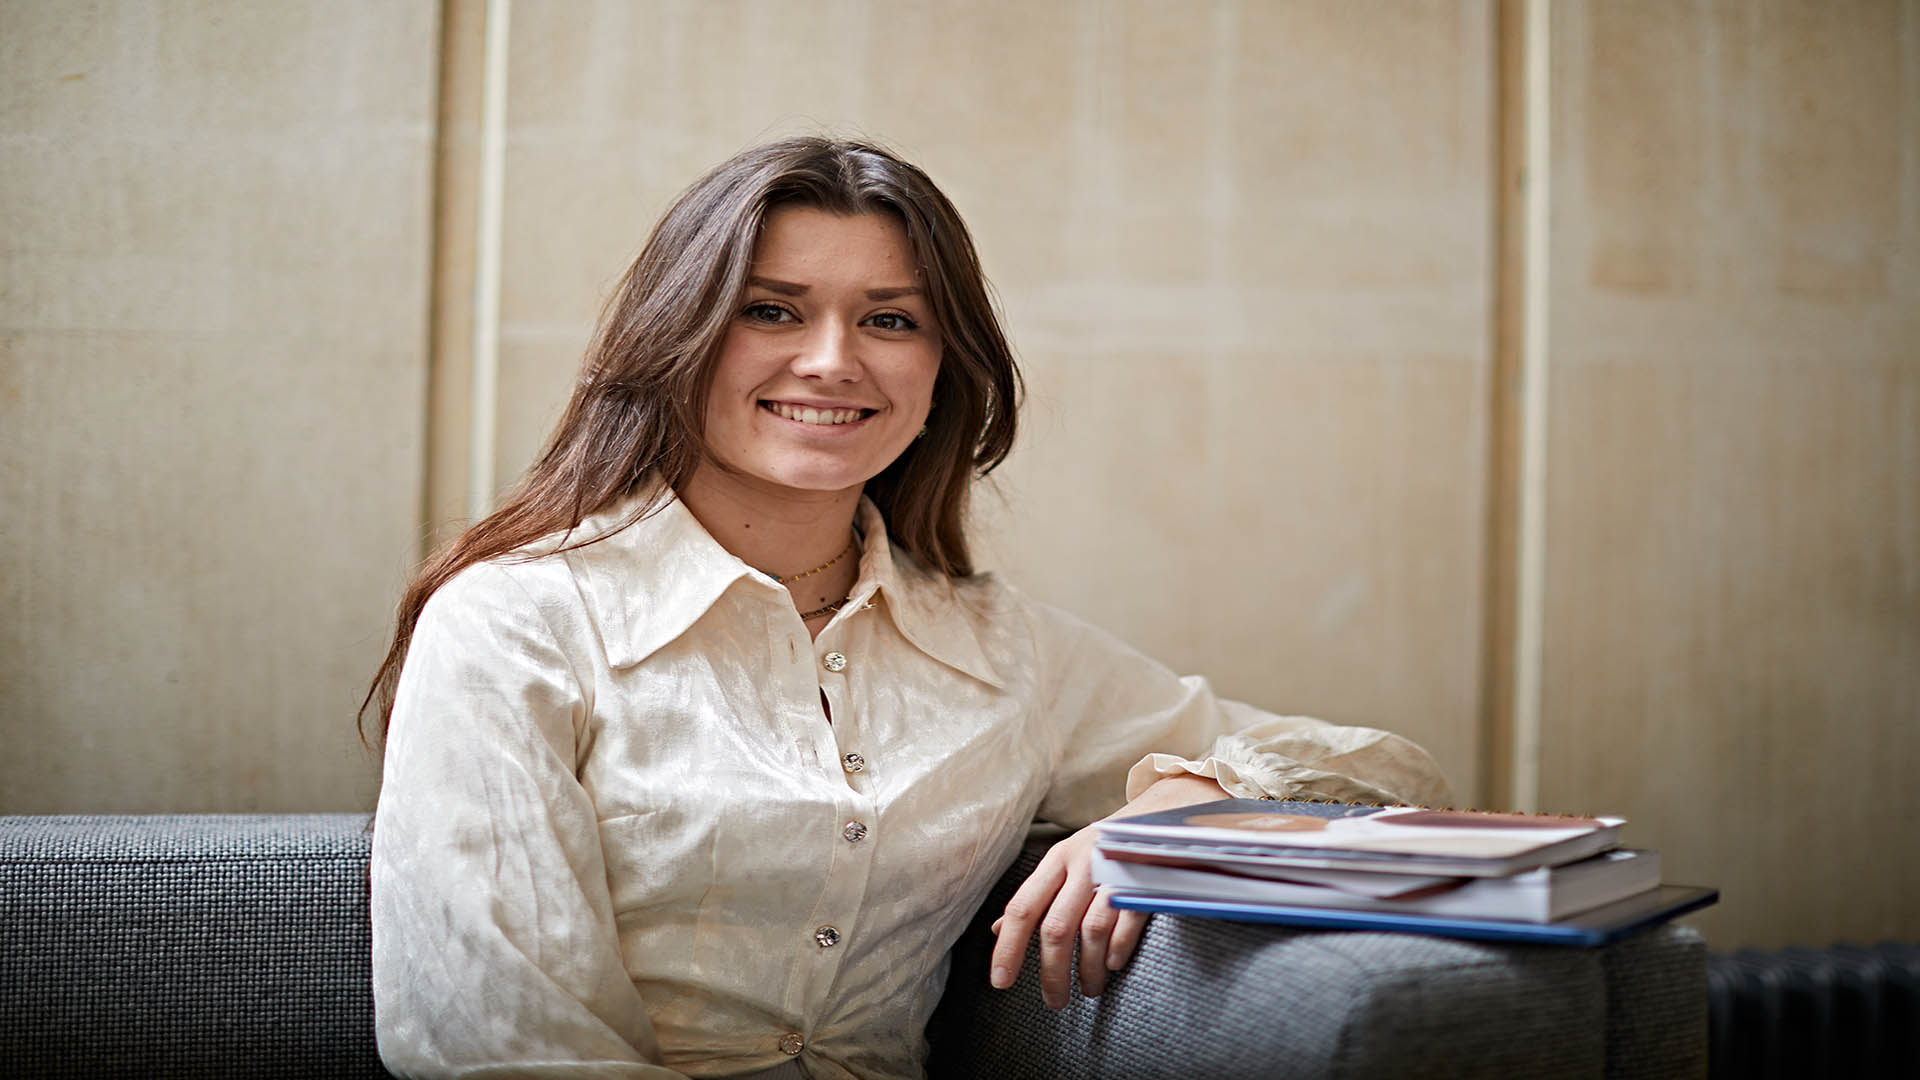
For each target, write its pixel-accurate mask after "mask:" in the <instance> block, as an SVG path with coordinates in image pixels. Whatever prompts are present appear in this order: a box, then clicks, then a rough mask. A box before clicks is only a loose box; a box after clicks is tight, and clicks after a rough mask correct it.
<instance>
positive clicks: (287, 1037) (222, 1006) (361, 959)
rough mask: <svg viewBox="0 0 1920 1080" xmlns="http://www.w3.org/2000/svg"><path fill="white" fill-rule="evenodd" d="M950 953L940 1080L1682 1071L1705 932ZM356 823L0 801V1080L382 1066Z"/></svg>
mask: <svg viewBox="0 0 1920 1080" xmlns="http://www.w3.org/2000/svg"><path fill="white" fill-rule="evenodd" d="M1043 850H1045V846H1044V842H1036V843H1034V844H1030V845H1029V846H1028V848H1027V850H1026V851H1025V852H1023V853H1022V855H1021V858H1020V860H1019V861H1018V862H1016V863H1015V865H1014V866H1013V868H1012V869H1011V870H1009V872H1008V874H1007V876H1006V877H1005V878H1003V879H1002V880H1001V882H1000V884H999V886H997V888H996V890H995V893H994V897H993V899H992V900H990V901H989V903H988V905H987V906H986V907H985V908H983V909H982V911H981V914H980V917H979V918H977V919H976V920H975V921H974V925H973V926H972V927H971V928H970V929H969V930H968V932H967V935H968V936H967V938H966V939H964V940H963V941H962V943H961V945H960V947H959V948H958V949H957V950H956V952H955V959H954V967H953V976H952V979H951V980H950V981H949V984H948V985H949V988H948V992H947V996H946V998H945V999H944V1000H943V1002H942V1004H941V1007H940V1012H939V1013H938V1014H937V1015H936V1016H935V1018H934V1027H933V1030H932V1031H931V1032H930V1036H931V1037H932V1039H933V1040H934V1052H933V1058H932V1060H931V1062H930V1063H929V1064H930V1068H931V1071H932V1073H933V1075H934V1076H935V1077H982V1078H988V1077H1115V1078H1126V1080H1134V1078H1139V1080H1152V1078H1155V1077H1180V1078H1183V1080H1185V1078H1193V1077H1209V1078H1220V1080H1230V1078H1234V1077H1284V1078H1286V1080H1314V1078H1318V1077H1329V1078H1342V1080H1346V1078H1361V1077H1385V1076H1420V1077H1464V1076H1474V1077H1483V1076H1484V1077H1529V1078H1531V1077H1601V1076H1606V1077H1619V1078H1636V1080H1637V1078H1643V1077H1690V1076H1702V1075H1704V1074H1705V1046H1706V1041H1705V1040H1706V1029H1705V1023H1706V1021H1705V1017H1706V1011H1705V1010H1706V982H1705V978H1706V976H1705V969H1706V968H1705V966H1706V955H1705V949H1704V946H1703V945H1702V943H1701V941H1700V938H1699V936H1698V935H1697V934H1695V933H1693V932H1692V931H1690V930H1684V929H1680V928H1675V927H1668V928H1665V929H1663V930H1660V931H1657V932H1654V933H1651V934H1646V935H1642V936H1640V937H1637V938H1634V939H1632V940H1631V941H1628V942H1625V943H1623V944H1621V945H1618V946H1615V947H1614V948H1612V949H1608V950H1604V951H1591V950H1573V949H1549V948H1515V947H1502V946H1492V945H1482V944H1476V943H1471V942H1458V941H1447V940H1442V939H1437V938H1426V937H1418V936H1413V935H1401V934H1357V933H1332V932H1290V931H1286V930H1281V929H1278V928H1274V927H1256V926H1245V925H1240V924H1235V923H1225V922H1216V921H1212V920H1203V919H1175V918H1159V919H1156V920H1154V922H1153V924H1152V926H1151V927H1150V928H1149V930H1148V932H1147V937H1146V938H1145V939H1144V940H1143V941H1142V943H1141V947H1140V949H1139V952H1138V953H1137V954H1136V956H1135V958H1134V962H1133V965H1132V966H1131V967H1130V968H1129V969H1128V970H1127V971H1126V972H1124V973H1122V974H1121V975H1119V976H1118V977H1116V978H1115V979H1114V980H1113V983H1112V985H1111V987H1110V988H1109V990H1108V992H1107V994H1106V995H1105V996H1104V997H1102V998H1101V999H1100V1000H1098V1001H1089V1000H1087V999H1084V998H1080V997H1078V996H1076V997H1075V998H1074V1001H1073V1003H1072V1004H1071V1005H1070V1006H1069V1007H1068V1008H1067V1009H1065V1010H1063V1011H1061V1012H1058V1013H1053V1012H1049V1011H1047V1010H1046V1009H1045V1008H1043V1007H1042V1006H1041V1005H1040V995H1039V990H1038V987H1037V986H1036V985H1035V975H1034V972H1033V968H1032V964H1031V958H1030V963H1029V967H1028V970H1027V971H1026V972H1025V973H1024V974H1023V975H1022V978H1021V981H1020V982H1019V983H1018V984H1017V985H1016V986H1015V987H1014V988H1013V989H1011V990H1008V991H1004V992H997V991H993V990H989V989H987V976H986V964H987V956H988V951H989V949H990V947H991V935H990V934H988V932H987V925H988V924H989V923H990V922H991V921H992V915H993V913H994V912H996V911H998V910H999V909H1000V908H1001V907H1003V906H1004V905H1005V903H1006V900H1007V897H1008V896H1010V895H1011V894H1012V892H1013V889H1014V888H1015V887H1016V886H1017V884H1018V883H1019V882H1020V881H1021V880H1022V879H1024V877H1025V876H1026V874H1027V872H1028V871H1029V870H1030V869H1031V868H1032V866H1033V864H1034V862H1036V861H1037V860H1038V859H1039V856H1040V853H1041V852H1042V851H1043ZM367 853H368V835H367V832H366V818H365V817H364V816H362V815H352V814H318V815H260V816H241V815H180V816H161V817H14V818H0V1076H4V1077H9V1078H11V1077H68V1076H70V1077H83V1076H84V1077H189V1078H200V1077H242V1076H246V1077H254V1076H260V1077H266V1076H271V1077H308V1076H312V1077H346V1078H351V1077H383V1076H385V1075H386V1073H385V1071H384V1070H382V1069H381V1067H380V1064H379V1060H378V1058H377V1056H376V1054H375V1050H374V1043H373V1001H372V994H371V991H370V964H369V955H368V950H369V947H370V936H369V932H368V923H367V905H366V866H367Z"/></svg>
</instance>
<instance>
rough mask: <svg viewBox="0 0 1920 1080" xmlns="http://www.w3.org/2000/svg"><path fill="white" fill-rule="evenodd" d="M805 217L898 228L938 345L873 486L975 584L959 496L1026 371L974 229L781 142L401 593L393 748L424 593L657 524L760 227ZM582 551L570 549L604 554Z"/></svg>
mask: <svg viewBox="0 0 1920 1080" xmlns="http://www.w3.org/2000/svg"><path fill="white" fill-rule="evenodd" d="M786 205H799V206H809V207H814V208H817V209H820V210H825V211H827V212H829V213H834V214H846V215H856V214H868V213H885V214H891V215H893V216H894V217H895V218H896V219H898V220H899V221H900V222H901V223H902V224H904V225H905V226H906V231H907V237H908V240H909V242H910V243H911V244H912V245H913V251H914V254H915V256H916V257H917V258H918V260H919V265H920V271H921V273H922V274H923V275H924V278H925V282H924V285H925V288H926V295H927V302H928V304H929V306H930V307H931V308H932V309H933V314H934V318H935V319H936V321H937V322H938V324H939V326H940V330H941V350H942V351H941V358H940V371H939V374H938V375H937V376H936V377H935V379H934V387H933V401H934V406H935V407H934V409H933V411H932V413H931V414H930V415H929V416H928V417H927V433H926V434H925V435H924V436H922V437H921V438H919V439H917V440H915V441H914V443H913V444H912V446H911V447H909V448H908V449H907V451H906V452H905V453H903V454H901V455H900V457H899V458H897V459H895V460H894V461H893V462H892V463H891V464H889V465H888V466H887V467H886V468H885V469H884V470H882V471H881V472H880V474H879V475H878V476H876V477H874V478H873V479H872V480H869V481H868V482H867V485H866V494H867V495H868V496H869V497H870V498H872V499H873V501H874V503H875V504H877V505H878V506H879V508H880V512H881V514H882V516H883V517H884V518H885V520H886V522H887V534H888V536H889V537H890V538H891V540H892V542H893V543H894V544H896V545H898V546H899V547H901V548H904V549H905V550H907V551H909V552H911V553H912V554H913V555H914V556H915V557H917V558H918V559H919V560H920V561H921V562H923V563H925V564H926V565H927V566H929V567H932V568H934V569H936V570H939V571H940V572H942V573H945V574H949V575H954V576H966V575H969V574H971V573H973V561H972V557H971V555H970V554H969V552H968V550H967V537H966V529H965V518H966V510H967V496H968V493H969V491H970V490H971V485H972V483H973V479H974V478H975V477H976V476H985V475H986V474H987V473H989V472H991V471H993V469H994V467H995V466H997V465H999V464H1000V462H1001V461H1003V460H1005V458H1006V456H1007V452H1008V451H1009V450H1011V449H1012V448H1013V436H1014V422H1015V414H1016V412H1017V411H1018V409H1019V399H1020V392H1021V384H1020V373H1019V369H1018V368H1017V367H1016V366H1015V364H1014V360H1013V353H1012V351H1011V350H1010V349H1009V348H1008V347H1007V342H1006V337H1005V335H1004V334H1003V333H1002V332H1001V329H1000V322H999V319H998V318H997V317H996V316H995V314H994V310H993V303H992V301H991V299H990V298H989V297H988V294H987V285H986V279H985V277H984V275H982V274H981V272H980V260H979V257H978V256H977V255H976V254H975V252H974V248H973V241H972V239H971V238H970V237H969V236H968V234H967V227H966V225H965V223H964V222H962V221H961V220H960V214H959V212H958V211H957V210H955V209H954V207H953V204H952V203H951V202H949V201H947V197H946V196H945V195H943V194H941V192H940V189H939V188H937V187H935V186H934V183H933V181H932V180H930V179H929V178H928V177H927V175H926V173H924V172H921V171H920V170H919V169H918V168H915V167H914V166H913V165H911V164H908V163H907V162H905V161H902V160H900V159H899V158H897V157H895V156H894V155H892V154H890V153H888V152H887V151H885V150H883V149H881V148H879V147H877V146H873V145H870V144H867V143H861V142H852V141H847V140H840V139H827V138H819V137H799V138H791V139H783V140H781V141H779V142H774V143H768V144H766V145H764V146H759V147H755V148H753V149H750V150H747V151H745V152H743V153H741V154H739V155H736V156H735V157H733V158H731V159H729V160H728V161H726V162H724V163H722V164H721V165H720V166H718V167H717V168H715V169H714V170H713V171H712V172H710V173H708V174H707V175H706V176H704V177H702V178H701V179H700V180H699V181H697V182H696V183H694V185H693V186H692V187H690V188H688V189H687V190H686V191H685V192H683V193H682V194H681V195H680V197H679V198H678V199H676V200H675V201H674V203H673V205H672V206H671V207H670V208H668V210H667V213H666V216H664V217H663V218H661V219H660V223H659V224H658V225H656V226H655V227H654V230H653V235H652V236H650V237H649V238H648V239H647V244H646V247H644V248H643V249H641V252H640V256H639V258H637V259H635V260H634V262H633V265H632V266H630V267H628V268H627V272H626V274H625V276H624V277H622V278H621V281H620V285H619V287H618V288H617V289H616V290H615V291H614V294H613V296H612V297H610V298H609V299H608V301H607V305H606V308H605V309H604V310H603V311H602V313H601V316H600V324H599V328H598V329H597V331H596V332H595V334H594V337H593V341H592V343H591V344H590V345H589V346H588V348H587V353H586V358H585V360H584V362H583V364H582V369H581V377H580V379H579V382H578V384H577V385H576V386H575V388H574V391H573V397H572V399H571V400H570V401H569V402H568V403H567V409H566V413H565V414H564V415H563V416H562V417H561V419H560V423H559V425H558V426H557V427H555V428H554V431H553V434H552V435H551V436H550V437H549V438H548V440H547V443H546V446H545V448H544V449H543V450H542V451H541V453H540V457H539V459H538V460H536V461H535V462H534V464H533V467H532V468H530V469H528V470H527V473H526V475H525V476H523V477H521V479H520V481H519V483H518V484H516V485H515V486H514V489H513V490H512V491H511V492H510V493H509V494H508V495H507V498H506V501H505V502H504V503H503V504H502V505H501V506H500V508H499V509H497V510H495V511H494V512H493V513H491V514H489V515H487V517H486V518H484V519H483V520H481V521H480V523H479V524H477V525H474V526H473V527H472V528H470V529H468V530H467V531H466V532H465V533H463V534H461V536H460V537H459V538H458V539H456V540H454V541H453V542H452V543H450V544H448V545H446V546H445V547H443V548H441V549H440V550H439V551H437V552H435V553H434V554H433V555H432V556H430V557H429V558H428V559H427V560H426V562H425V563H424V564H423V565H422V566H421V568H420V571H419V573H418V574H416V575H415V577H414V578H413V581H412V582H411V583H410V584H408V586H407V588H406V591H405V593H403V594H402V596H401V599H400V607H399V611H398V613H397V615H396V618H395V627H394V632H393V642H392V644H391V645H390V646H389V647H388V649H387V655H386V659H385V660H383V661H382V662H381V664H380V669H379V671H378V672H376V673H375V675H374V678H373V683H372V685H371V686H370V687H368V689H367V696H366V697H365V699H363V700H362V701H361V703H360V711H359V716H360V722H361V725H362V733H363V734H364V733H365V722H366V714H367V710H368V709H369V708H370V707H371V708H373V709H375V710H376V713H377V715H378V717H379V727H380V734H381V736H382V738H384V737H385V735H386V730H387V724H388V723H389V721H390V720H391V717H392V714H393V697H394V690H395V687H396V686H397V684H398V682H399V678H400V669H401V666H402V665H403V664H404V663H405V662H406V658H407V647H408V645H409V643H410V642H411V641H412V639H413V630H414V626H415V625H416V624H417V623H418V622H419V620H420V612H421V611H422V609H424V608H425V607H426V604H427V600H428V598H429V597H431V596H432V595H433V594H434V591H435V590H437V589H438V588H440V586H442V585H444V584H446V583H447V581H448V580H450V579H451V578H452V577H453V576H454V575H455V574H458V573H459V572H460V571H461V570H464V569H466V568H467V567H469V566H472V565H473V564H475V563H479V562H484V561H486V560H488V559H494V558H499V557H501V556H503V555H506V554H508V553H509V552H512V551H514V550H515V549H516V548H520V547H522V546H524V545H526V544H528V543H530V542H532V541H534V540H537V539H539V538H540V537H543V536H547V535H550V534H552V533H556V532H561V531H564V530H570V529H572V528H573V527H575V526H577V525H578V524H579V523H580V522H581V520H582V519H584V518H585V517H587V516H588V515H590V514H593V513H596V512H598V511H600V510H603V509H605V508H606V507H608V506H610V505H612V504H614V503H616V502H618V501H620V500H622V499H624V498H626V497H628V496H629V495H633V494H636V493H640V492H648V491H650V492H651V493H652V496H653V497H652V498H650V499H644V500H641V501H640V502H639V504H638V505H637V507H636V509H635V511H634V513H633V515H632V516H631V517H630V518H628V520H627V521H625V522H623V523H622V524H621V526H620V528H625V527H627V526H629V525H632V524H633V523H634V522H635V521H638V520H640V519H641V518H642V517H645V516H646V515H647V514H649V513H651V512H653V511H654V510H657V509H658V508H659V507H660V506H661V505H662V503H663V500H664V499H665V498H666V496H667V493H668V491H669V490H670V489H672V488H675V487H677V486H679V485H680V484H682V483H684V482H685V481H686V479H687V478H688V477H689V476H691V475H692V473H693V470H694V469H695V467H697V466H698V465H699V464H700V462H701V461H702V459H703V458H704V456H705V454H706V445H705V441H704V439H703V437H702V429H703V419H704V417H705V415H706V398H707V387H708V384H709V382H710V381H711V377H712V370H713V363H714V360H715V358H716V356H717V354H718V351H719V346H720V340H721V338H722V337H723V336H724V335H725V333H726V330H727V327H728V325H729V323H730V322H731V321H732V319H733V317H734V315H735V310H736V308H737V307H738V306H739V303H740V300H741V297H742V294H743V293H744V290H745V287H746V279H747V276H748V269H749V265H750V263H751V262H752V258H753V246H754V241H755V240H756V239H757V238H758V236H759V233H760V226H761V223H762V222H763V221H764V220H765V218H766V215H767V212H768V211H769V210H770V209H771V208H773V207H775V206H786ZM605 535H611V534H610V533H608V534H603V535H599V536H591V537H582V538H581V539H580V540H579V541H578V542H577V543H574V544H570V545H568V546H570V547H578V546H582V545H585V544H589V543H592V542H593V541H595V540H599V539H604V538H605Z"/></svg>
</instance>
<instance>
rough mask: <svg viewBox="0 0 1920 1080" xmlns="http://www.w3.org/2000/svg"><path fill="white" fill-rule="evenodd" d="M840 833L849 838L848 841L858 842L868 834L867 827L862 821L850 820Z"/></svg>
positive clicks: (851, 842)
mask: <svg viewBox="0 0 1920 1080" xmlns="http://www.w3.org/2000/svg"><path fill="white" fill-rule="evenodd" d="M840 835H841V836H844V837H846V838H847V843H849V844H857V843H859V842H860V838H861V837H863V836H865V835H867V827H866V825H864V824H862V823H861V822H858V821H849V822H847V827H846V828H844V829H841V830H840Z"/></svg>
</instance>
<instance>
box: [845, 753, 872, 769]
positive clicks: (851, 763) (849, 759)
mask: <svg viewBox="0 0 1920 1080" xmlns="http://www.w3.org/2000/svg"><path fill="white" fill-rule="evenodd" d="M840 765H841V767H842V768H845V769H846V770H847V771H848V772H866V771H867V759H866V758H863V757H861V756H860V755H859V754H848V755H847V756H845V757H843V758H841V759H840Z"/></svg>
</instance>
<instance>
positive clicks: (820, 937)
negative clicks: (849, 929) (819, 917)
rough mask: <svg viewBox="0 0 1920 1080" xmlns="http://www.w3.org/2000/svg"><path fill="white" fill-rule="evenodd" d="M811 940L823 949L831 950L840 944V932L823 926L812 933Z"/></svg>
mask: <svg viewBox="0 0 1920 1080" xmlns="http://www.w3.org/2000/svg"><path fill="white" fill-rule="evenodd" d="M813 940H814V941H816V942H818V943H819V945H820V947H821V948H823V949H831V948H833V947H834V946H835V945H838V944H840V931H838V930H836V929H834V928H833V927H831V926H823V927H821V928H820V929H818V930H815V931H814V932H813Z"/></svg>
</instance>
